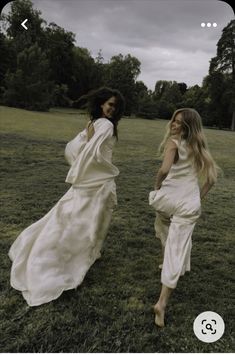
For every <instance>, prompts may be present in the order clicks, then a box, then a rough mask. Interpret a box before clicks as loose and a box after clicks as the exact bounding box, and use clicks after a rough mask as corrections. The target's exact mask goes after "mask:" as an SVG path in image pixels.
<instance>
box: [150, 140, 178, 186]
mask: <svg viewBox="0 0 235 355" xmlns="http://www.w3.org/2000/svg"><path fill="white" fill-rule="evenodd" d="M177 149H178V147H177V145H176V143H175V142H173V141H172V140H171V139H169V140H168V142H167V143H166V148H165V154H164V158H163V162H162V165H161V167H160V169H159V170H158V172H157V176H156V181H155V189H156V190H159V189H160V187H161V185H162V182H163V180H165V178H166V177H167V175H168V173H169V171H170V168H171V166H172V164H173V163H174V159H175V156H176V152H177Z"/></svg>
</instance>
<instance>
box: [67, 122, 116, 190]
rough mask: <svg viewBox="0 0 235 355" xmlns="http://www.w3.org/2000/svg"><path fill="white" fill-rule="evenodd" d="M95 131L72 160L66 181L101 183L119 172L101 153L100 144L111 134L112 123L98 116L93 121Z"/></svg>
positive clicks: (77, 183) (90, 183)
mask: <svg viewBox="0 0 235 355" xmlns="http://www.w3.org/2000/svg"><path fill="white" fill-rule="evenodd" d="M94 129H95V133H94V135H93V137H92V138H91V139H90V140H89V141H88V142H86V144H85V146H84V147H83V149H82V150H81V151H80V153H79V154H78V155H77V157H76V159H75V160H74V161H73V163H72V166H71V168H70V170H69V172H68V175H67V177H66V180H65V181H66V182H68V183H70V184H73V185H79V184H83V185H93V184H99V183H103V182H104V181H105V180H107V179H110V178H113V177H115V176H117V175H118V174H119V170H118V169H117V168H116V167H115V166H114V165H113V164H112V163H111V162H109V161H108V160H107V159H106V157H105V156H104V154H103V150H102V145H103V144H105V143H106V142H107V140H108V139H110V138H111V137H112V136H113V124H112V123H111V122H110V121H109V120H107V119H105V118H100V119H98V120H97V121H95V122H94Z"/></svg>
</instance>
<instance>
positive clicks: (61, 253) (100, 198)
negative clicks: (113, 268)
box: [9, 118, 119, 306]
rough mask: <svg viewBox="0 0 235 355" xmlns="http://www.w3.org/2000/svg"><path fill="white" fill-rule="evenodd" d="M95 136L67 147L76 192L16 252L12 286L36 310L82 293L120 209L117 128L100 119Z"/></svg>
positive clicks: (16, 245) (21, 241) (20, 239)
mask: <svg viewBox="0 0 235 355" xmlns="http://www.w3.org/2000/svg"><path fill="white" fill-rule="evenodd" d="M94 130H95V133H94V135H93V137H92V138H91V139H90V141H89V142H87V136H86V130H84V131H82V132H81V133H79V134H78V135H77V136H76V137H75V138H74V139H73V140H72V141H71V142H69V143H68V144H67V146H66V149H65V157H66V159H67V161H68V162H69V164H70V165H71V167H70V170H69V172H68V175H67V178H66V182H68V183H70V184H72V186H71V187H70V189H69V190H68V191H67V192H66V193H65V195H64V196H63V197H62V198H61V199H60V200H59V201H58V202H57V204H56V205H55V206H54V207H53V208H52V209H51V210H50V211H49V212H48V213H47V214H46V215H45V216H44V217H43V218H41V219H40V220H39V221H37V222H36V223H34V224H32V225H31V226H29V227H28V228H26V229H25V230H24V231H23V232H22V233H21V234H20V235H19V236H18V238H17V239H16V240H15V242H14V243H13V245H12V246H11V248H10V251H9V257H10V259H11V260H12V269H11V285H12V287H14V288H15V289H17V290H19V291H21V292H22V294H23V297H24V298H25V299H26V301H27V303H28V304H29V305H30V306H38V305H40V304H43V303H47V302H50V301H52V300H53V299H56V298H58V297H59V296H60V295H61V293H62V292H63V291H64V290H69V289H72V288H76V287H77V286H78V285H80V284H81V283H82V281H83V279H84V277H85V275H86V273H87V271H88V269H89V268H90V266H91V265H92V264H93V263H94V262H95V260H96V259H97V258H99V257H100V250H101V247H102V244H103V241H104V239H105V237H106V234H107V231H108V227H109V224H110V220H111V216H112V211H113V207H114V205H115V204H116V203H117V201H116V185H115V182H114V178H115V176H117V175H118V174H119V170H118V169H117V168H116V167H115V166H114V165H113V164H112V162H111V161H112V148H113V144H114V143H115V140H116V138H115V137H114V136H113V125H112V123H111V122H110V121H108V120H107V119H106V118H100V119H98V120H96V121H95V122H94Z"/></svg>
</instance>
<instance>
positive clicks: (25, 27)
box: [21, 18, 28, 30]
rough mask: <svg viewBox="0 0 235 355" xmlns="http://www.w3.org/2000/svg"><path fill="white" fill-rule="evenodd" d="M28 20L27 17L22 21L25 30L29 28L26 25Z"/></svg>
mask: <svg viewBox="0 0 235 355" xmlns="http://www.w3.org/2000/svg"><path fill="white" fill-rule="evenodd" d="M27 21H28V19H27V18H26V19H25V20H24V21H23V22H22V23H21V26H22V27H24V29H25V30H27V29H28V27H27V26H25V23H26V22H27Z"/></svg>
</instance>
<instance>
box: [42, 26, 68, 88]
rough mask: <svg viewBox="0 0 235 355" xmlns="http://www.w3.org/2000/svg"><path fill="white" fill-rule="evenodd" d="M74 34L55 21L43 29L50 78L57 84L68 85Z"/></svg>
mask: <svg viewBox="0 0 235 355" xmlns="http://www.w3.org/2000/svg"><path fill="white" fill-rule="evenodd" d="M74 41H75V35H74V33H72V32H68V31H65V30H64V29H63V28H62V27H60V26H57V25H56V24H55V23H50V24H49V26H48V27H46V29H45V45H44V46H45V53H46V55H47V58H48V60H49V65H50V68H51V75H50V79H51V80H53V81H54V82H55V84H57V85H62V84H65V85H67V86H70V84H71V78H72V75H73V49H74Z"/></svg>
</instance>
